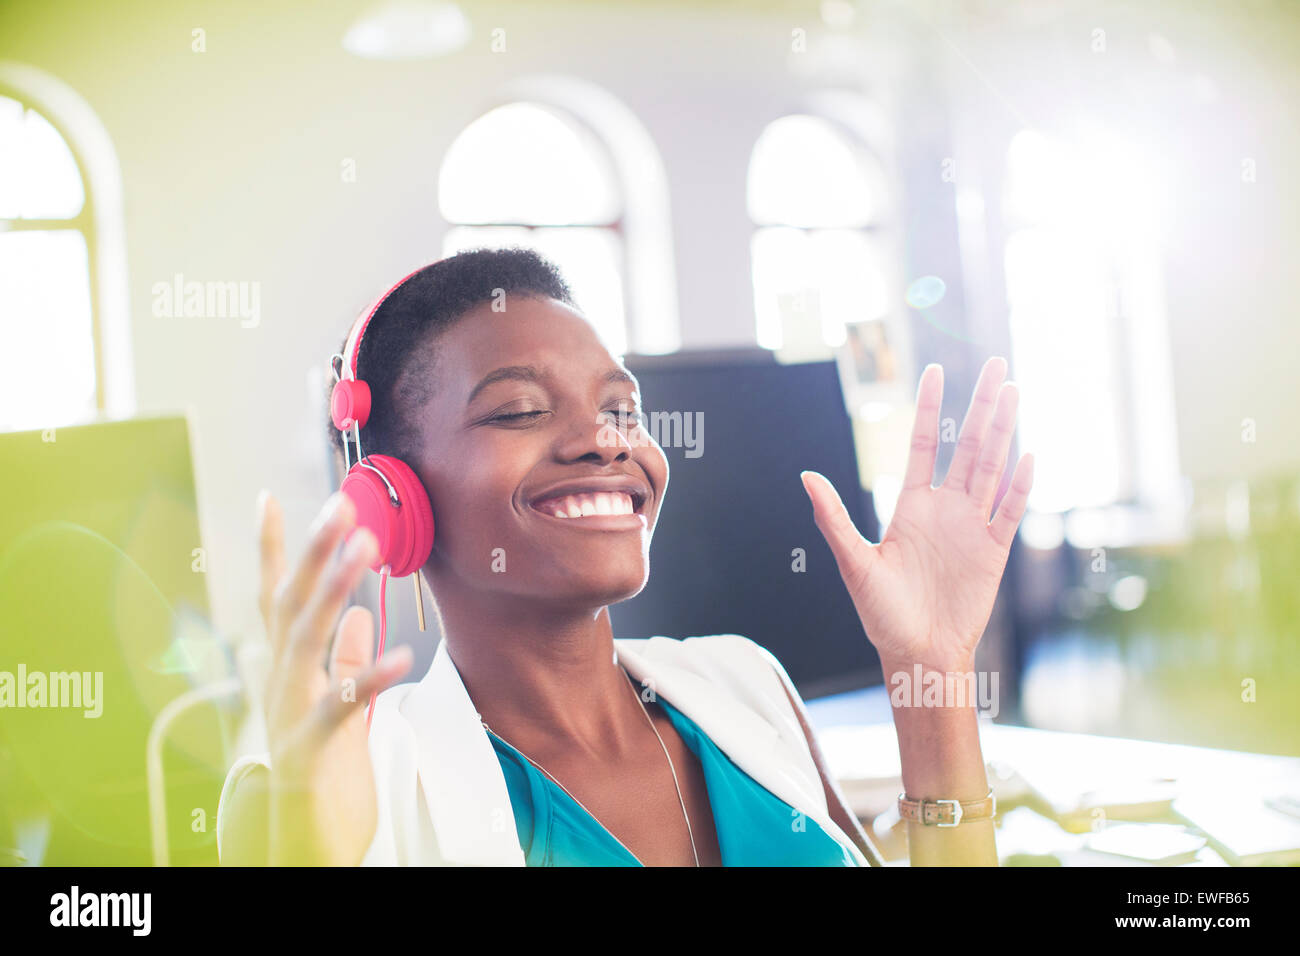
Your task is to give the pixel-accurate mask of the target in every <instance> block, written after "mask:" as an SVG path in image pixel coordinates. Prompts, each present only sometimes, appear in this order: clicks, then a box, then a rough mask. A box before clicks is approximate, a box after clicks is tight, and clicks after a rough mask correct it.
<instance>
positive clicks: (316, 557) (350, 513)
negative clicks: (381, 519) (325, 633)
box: [274, 492, 356, 652]
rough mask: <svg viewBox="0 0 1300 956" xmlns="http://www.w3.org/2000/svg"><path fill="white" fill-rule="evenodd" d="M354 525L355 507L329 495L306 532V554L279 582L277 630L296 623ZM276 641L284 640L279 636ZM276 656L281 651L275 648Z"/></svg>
mask: <svg viewBox="0 0 1300 956" xmlns="http://www.w3.org/2000/svg"><path fill="white" fill-rule="evenodd" d="M355 523H356V507H355V506H354V505H353V504H352V499H350V498H349V497H348V496H347V495H345V494H343V493H341V492H336V493H334V494H333V495H330V497H329V500H328V501H326V502H325V505H324V507H322V508H321V510H320V513H319V514H318V515H317V516H316V520H315V522H313V523H312V526H311V530H310V531H309V532H308V540H307V550H306V552H305V553H304V554H303V556H302V558H301V559H300V560H299V561H298V566H297V567H296V568H294V570H293V573H292V574H291V575H290V576H289V577H287V578H285V579H284V580H282V581H281V582H280V586H279V588H278V589H277V593H276V597H275V612H274V613H275V615H276V616H277V617H278V620H279V623H278V625H277V630H280V631H283V630H284V629H285V628H286V627H288V626H289V625H290V624H291V623H292V622H293V621H295V620H296V619H297V618H298V616H299V612H300V611H301V610H302V608H303V605H305V604H306V603H307V601H308V600H309V599H310V598H311V595H312V594H313V593H314V592H315V590H316V583H317V581H319V580H320V576H321V574H322V573H323V572H324V570H325V568H326V566H327V565H328V564H329V561H330V558H332V557H333V555H334V552H335V550H336V549H337V548H338V545H339V542H340V541H342V540H343V537H344V535H346V534H347V533H348V531H350V530H351V529H352V526H353V525H354V524H355ZM276 640H277V641H283V640H285V636H284V635H283V634H278V635H277V637H276ZM276 650H277V652H279V651H281V650H283V648H281V647H277V648H276Z"/></svg>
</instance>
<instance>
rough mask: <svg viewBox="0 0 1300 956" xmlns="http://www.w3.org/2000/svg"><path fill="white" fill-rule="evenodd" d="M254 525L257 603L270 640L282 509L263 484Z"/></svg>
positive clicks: (280, 565) (280, 573)
mask: <svg viewBox="0 0 1300 956" xmlns="http://www.w3.org/2000/svg"><path fill="white" fill-rule="evenodd" d="M257 528H258V544H259V551H260V553H261V565H262V567H261V588H260V590H259V591H258V601H257V603H258V607H259V608H260V609H261V611H262V623H263V624H264V625H265V626H266V634H267V639H268V640H273V637H272V631H273V630H274V622H273V620H272V612H273V610H274V608H275V590H276V588H277V587H278V586H279V584H280V581H281V580H283V578H284V512H283V511H282V510H281V508H280V502H279V501H277V500H276V499H275V496H274V495H272V494H271V492H270V491H268V490H267V489H265V488H263V489H262V491H261V492H260V493H259V494H258V496H257Z"/></svg>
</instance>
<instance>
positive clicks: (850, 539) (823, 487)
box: [799, 471, 876, 590]
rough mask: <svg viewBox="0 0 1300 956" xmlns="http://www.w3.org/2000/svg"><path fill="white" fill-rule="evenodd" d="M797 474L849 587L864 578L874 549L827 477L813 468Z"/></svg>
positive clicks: (823, 535)
mask: <svg viewBox="0 0 1300 956" xmlns="http://www.w3.org/2000/svg"><path fill="white" fill-rule="evenodd" d="M799 477H800V479H801V480H802V481H803V487H804V491H806V492H807V493H808V497H809V499H811V501H812V506H813V520H814V521H815V522H816V523H817V529H818V530H819V531H820V532H821V533H822V537H824V538H825V539H826V543H827V544H828V545H830V548H831V554H833V555H835V564H836V565H837V566H838V567H839V569H840V577H842V578H843V579H844V583H845V584H846V585H847V586H848V587H849V589H850V590H852V589H853V588H854V587H855V586H856V585H858V584H859V583H861V582H862V581H865V580H866V576H867V574H868V573H869V572H870V569H871V566H872V565H873V563H874V561H875V558H876V549H875V548H874V547H872V545H871V542H869V541H868V540H867V539H866V538H864V537H862V535H861V533H860V532H859V531H858V529H857V527H856V526H855V525H854V524H853V519H852V518H850V517H849V511H848V509H847V508H845V507H844V502H843V501H842V500H841V499H840V494H839V492H838V491H836V490H835V486H834V485H833V484H831V482H830V479H829V478H827V477H826V476H825V475H823V474H820V473H818V472H815V471H802V472H800V473H799Z"/></svg>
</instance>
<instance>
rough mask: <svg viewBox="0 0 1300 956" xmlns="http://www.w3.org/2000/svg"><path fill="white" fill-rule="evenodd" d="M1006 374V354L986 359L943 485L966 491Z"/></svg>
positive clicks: (954, 489)
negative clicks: (1003, 356)
mask: <svg viewBox="0 0 1300 956" xmlns="http://www.w3.org/2000/svg"><path fill="white" fill-rule="evenodd" d="M1006 374H1007V360H1006V359H1004V358H1002V356H1000V355H995V356H993V357H992V358H991V359H989V360H988V361H987V362H985V363H984V369H983V371H981V372H980V377H979V381H978V382H976V383H975V391H974V392H973V393H972V394H971V400H970V407H969V408H968V409H967V410H966V418H965V419H964V420H963V421H962V423H961V432H959V433H958V435H957V451H956V452H955V453H954V454H953V456H952V464H950V465H949V466H948V474H947V476H946V477H945V478H944V480H943V486H942V487H944V488H948V489H950V490H953V491H960V492H962V493H963V494H964V493H965V491H966V484H967V482H968V481H970V472H971V468H972V467H973V466H974V464H975V460H976V458H977V457H978V455H979V450H980V448H981V446H983V444H984V433H985V432H986V431H987V430H988V427H989V419H990V418H992V417H993V399H994V397H995V396H996V395H997V391H998V386H999V385H1001V384H1002V380H1003V379H1004V378H1005V377H1006Z"/></svg>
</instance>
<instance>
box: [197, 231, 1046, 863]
mask: <svg viewBox="0 0 1300 956" xmlns="http://www.w3.org/2000/svg"><path fill="white" fill-rule="evenodd" d="M357 371H358V377H359V378H361V379H363V380H365V381H367V382H368V383H369V385H370V388H371V392H372V394H373V397H374V407H373V410H372V412H371V416H370V419H369V421H368V422H367V424H366V426H365V427H364V429H362V430H361V436H360V437H361V445H362V448H363V449H364V451H365V452H366V453H367V454H368V455H373V454H376V453H384V454H391V455H394V456H396V457H399V458H401V459H403V460H404V461H406V462H407V463H408V464H409V465H410V466H411V467H412V468H413V469H414V471H415V473H416V475H417V476H418V478H419V480H420V482H421V483H422V484H423V485H424V487H425V489H426V490H427V491H428V493H429V497H430V499H431V501H432V502H433V510H434V513H435V515H436V537H435V539H434V543H433V548H432V552H431V554H430V556H429V558H428V561H427V562H426V563H425V564H424V565H423V569H422V570H423V574H424V576H425V580H426V581H427V582H428V584H429V586H430V588H431V590H432V591H433V594H434V596H435V599H436V606H437V609H438V611H439V613H440V616H441V623H442V632H443V635H444V640H443V642H442V644H441V645H440V647H439V649H438V654H437V656H436V657H435V661H434V664H433V665H432V666H431V668H430V673H429V674H428V675H426V677H425V679H424V680H422V681H421V682H419V683H418V684H410V683H407V684H402V685H400V686H397V687H393V686H392V685H394V684H395V683H396V682H397V681H398V680H399V679H400V678H401V677H402V676H403V675H404V674H405V673H406V671H407V669H408V668H409V667H410V660H411V658H410V654H409V653H408V649H407V648H401V649H399V650H398V651H395V652H394V653H391V654H389V655H386V656H385V657H383V658H382V659H381V660H380V661H379V662H378V663H377V664H374V665H373V666H372V665H371V661H372V659H373V654H374V627H373V622H372V619H371V615H370V613H369V612H368V611H366V610H364V609H362V608H359V607H352V608H349V609H348V610H347V611H346V613H343V615H342V620H341V621H339V615H340V613H341V612H343V607H344V604H345V603H346V601H347V596H348V595H349V593H350V592H351V591H352V590H353V588H354V587H355V586H356V584H357V583H358V582H359V580H360V579H361V576H362V575H363V573H364V572H365V570H366V568H367V567H369V566H370V565H371V564H372V562H373V561H374V560H375V540H374V536H373V535H371V534H369V532H368V531H366V529H364V528H357V529H355V533H353V532H354V523H355V521H356V515H355V511H354V508H353V507H352V505H351V503H350V502H349V501H348V500H347V499H346V498H345V497H343V496H339V495H336V496H335V497H334V498H333V499H331V501H330V502H329V503H328V504H327V505H326V507H325V509H324V510H323V511H322V513H321V516H320V517H319V518H318V519H317V521H316V524H315V525H314V527H313V529H312V532H311V535H310V543H309V545H308V548H307V550H306V553H305V554H304V555H303V557H302V558H301V560H300V561H299V562H298V564H297V566H296V567H294V568H293V569H292V570H286V563H285V558H284V550H283V530H282V522H281V514H280V510H279V508H278V506H277V504H276V502H275V501H274V499H271V498H270V497H269V496H266V495H264V496H263V499H262V509H261V510H262V519H261V551H262V613H263V616H264V619H265V621H266V626H267V633H268V635H269V638H270V643H271V652H272V667H271V672H270V681H269V685H268V690H267V701H266V711H267V729H268V737H269V742H270V751H271V752H270V755H269V756H268V757H265V758H252V759H250V760H245V761H241V763H240V764H237V765H236V767H235V768H233V769H232V771H231V774H230V776H229V777H228V779H227V785H226V788H225V790H224V791H223V794H222V802H221V808H220V811H219V819H218V841H219V844H220V848H221V854H222V859H223V861H224V862H238V863H248V862H259V863H260V862H271V863H321V864H349V865H351V864H357V863H362V862H367V863H412V862H414V863H420V862H457V861H461V862H464V861H470V862H509V863H516V864H518V863H528V864H530V865H548V864H564V863H594V864H618V863H627V864H632V865H635V864H638V863H639V864H644V865H688V866H694V865H718V864H741V865H743V864H750V863H770V862H784V863H794V864H800V865H811V864H828V865H864V864H866V863H869V862H870V863H878V862H879V858H878V854H876V852H875V851H874V849H873V848H872V847H871V845H870V843H869V841H868V839H867V836H866V834H865V833H864V832H863V830H862V828H861V827H860V826H859V824H858V822H857V820H856V819H855V818H854V816H853V814H852V813H851V812H850V811H849V810H848V808H847V807H846V806H845V803H844V801H843V798H842V797H841V795H840V793H839V791H838V789H837V788H836V786H835V784H834V781H833V780H832V778H831V777H830V775H829V774H828V772H827V770H826V767H825V764H824V762H823V760H822V758H821V755H820V752H819V750H818V747H817V743H816V738H815V736H814V734H813V732H812V730H811V728H810V726H809V723H808V720H807V715H806V711H805V710H804V708H803V705H802V702H801V701H800V700H799V698H798V695H797V693H796V692H795V691H794V689H793V686H792V685H791V683H790V681H789V678H788V677H787V676H786V674H785V671H784V670H783V669H782V668H781V665H780V664H779V663H778V662H777V661H776V660H775V658H773V657H772V656H771V655H770V654H768V653H767V652H766V651H763V650H762V649H760V648H758V646H757V645H755V644H753V643H752V642H750V641H748V640H746V639H744V638H739V637H734V636H726V637H709V638H692V639H689V640H686V641H675V640H670V639H667V638H654V639H651V640H650V641H648V642H645V641H621V640H620V641H617V642H616V641H615V639H614V637H613V634H612V631H611V626H610V618H609V612H608V607H609V605H611V604H613V603H615V602H617V601H622V600H626V599H628V598H630V597H633V596H634V595H636V594H637V593H638V592H639V591H640V590H641V589H642V587H643V586H644V585H645V583H646V580H647V576H648V574H649V547H650V539H651V536H652V534H653V532H654V527H655V522H656V520H657V518H658V515H659V511H660V507H661V504H662V501H663V498H664V494H665V492H666V490H667V486H668V464H667V460H666V458H665V456H664V454H663V451H662V450H661V449H660V448H659V446H658V445H656V444H655V443H654V442H653V441H652V440H649V438H648V436H647V435H646V433H645V431H644V429H643V428H642V426H641V423H640V420H639V416H640V409H639V407H638V395H637V390H636V383H635V380H634V379H633V378H632V377H631V376H630V375H629V374H627V372H626V370H625V369H623V368H622V366H621V365H620V363H619V362H617V361H616V360H615V359H614V357H613V356H612V355H611V354H610V352H609V351H608V350H607V349H606V348H605V346H604V345H603V344H602V343H601V341H600V339H599V337H598V336H597V333H596V331H595V329H594V328H593V327H592V325H591V324H590V323H589V322H588V320H587V319H586V318H585V317H584V316H583V315H582V313H581V312H579V311H578V310H577V309H576V308H575V307H574V304H573V299H572V296H571V295H570V293H569V290H568V288H567V286H566V285H565V283H564V281H563V279H562V278H561V277H560V275H559V273H558V271H557V270H556V269H555V268H554V266H552V265H551V264H550V263H548V262H546V261H545V260H544V259H542V258H541V257H540V256H538V255H536V254H535V253H533V252H530V251H526V250H520V249H512V250H498V251H490V250H475V251H472V252H467V253H461V254H459V255H457V256H453V257H451V258H449V259H445V260H442V261H440V262H437V263H434V264H432V265H429V266H426V267H425V268H424V269H421V270H419V271H417V272H415V273H413V274H412V275H411V276H409V277H408V278H407V279H406V280H404V281H403V282H402V283H399V285H398V286H397V287H396V288H395V289H394V290H393V291H392V292H391V293H390V294H389V295H388V297H387V298H386V299H384V300H383V303H382V305H381V306H380V307H379V308H378V310H377V311H376V312H375V313H374V315H373V318H372V320H371V321H370V323H369V324H368V326H367V329H366V332H365V336H364V339H363V341H362V345H361V347H360V348H359V349H358V354H357ZM1005 374H1006V363H1005V362H1004V361H1003V360H1002V359H999V358H994V359H991V360H989V361H988V363H986V365H985V366H984V369H983V371H982V373H981V375H980V378H979V382H978V384H977V385H976V388H975V393H974V397H973V399H972V402H971V405H970V409H969V411H968V413H967V415H966V419H965V421H964V423H963V425H962V429H961V433H960V436H959V439H958V443H957V449H956V453H955V455H954V458H953V461H952V464H951V466H950V468H949V471H948V474H947V477H946V478H945V480H944V482H943V484H942V485H940V486H939V487H937V488H932V487H931V476H932V473H933V468H934V459H935V452H936V448H937V437H938V414H939V406H940V398H941V395H942V390H943V379H942V370H941V369H940V368H939V367H938V366H933V365H932V366H929V367H927V368H926V369H925V371H924V373H923V374H922V376H921V382H920V386H919V391H918V409H917V416H916V424H915V428H914V432H913V439H912V447H911V453H910V460H909V464H908V468H907V474H906V479H905V481H904V484H903V489H902V492H901V494H900V496H899V498H898V502H897V505H896V509H895V512H894V517H893V520H892V521H891V522H890V524H889V527H888V529H887V531H886V533H885V535H884V538H883V540H882V542H881V543H880V544H875V545H873V544H870V543H869V542H867V541H866V540H865V539H864V538H863V537H862V536H861V535H860V534H859V533H858V532H857V530H856V529H855V528H854V526H853V524H852V521H851V520H850V518H849V516H848V514H847V512H846V510H845V509H844V506H843V504H842V502H841V501H840V498H839V496H838V495H837V493H836V492H835V489H834V488H833V487H832V486H831V485H830V483H829V482H828V481H827V480H826V479H825V478H823V477H822V476H820V475H817V474H815V473H813V472H805V473H803V475H802V479H803V483H804V488H805V490H806V492H807V494H808V496H809V498H810V500H811V503H812V507H813V514H814V518H815V521H816V524H817V526H818V528H819V529H820V531H821V533H822V534H823V535H824V536H825V537H826V540H827V541H828V543H829V545H830V547H831V550H832V552H833V553H834V555H835V560H836V562H837V564H838V567H839V571H840V574H841V576H842V578H843V581H844V584H845V586H846V587H847V588H848V590H849V593H850V595H851V596H852V599H853V602H854V606H855V607H856V609H857V611H858V614H859V616H860V618H861V621H862V625H863V628H864V631H865V636H864V640H865V639H870V640H871V641H872V643H873V644H874V645H875V647H876V649H877V651H878V652H879V654H880V658H881V661H882V664H883V667H884V674H885V677H886V681H887V683H889V684H890V685H891V686H893V682H892V681H891V680H890V678H891V675H895V674H903V675H906V676H907V678H908V679H912V678H913V676H914V675H915V674H916V673H917V670H916V669H917V668H919V669H920V673H923V674H930V673H932V672H938V673H940V674H949V675H951V674H968V673H970V672H971V671H972V670H973V661H974V653H975V647H976V644H977V643H978V641H979V638H980V636H981V634H982V632H983V629H984V627H985V625H986V623H987V621H988V617H989V614H990V612H991V610H992V604H993V600H994V597H995V595H996V592H997V586H998V581H999V579H1000V578H1001V575H1002V571H1003V568H1004V567H1005V563H1006V557H1007V551H1008V548H1009V546H1010V543H1011V540H1012V538H1013V536H1014V534H1015V531H1016V528H1017V526H1018V523H1019V521H1020V518H1021V516H1022V514H1023V511H1024V507H1025V499H1026V496H1027V495H1028V493H1029V489H1030V485H1031V480H1032V460H1031V459H1030V457H1029V456H1025V457H1023V458H1022V459H1021V460H1020V461H1019V462H1018V464H1017V466H1016V468H1015V471H1014V474H1013V476H1012V479H1011V483H1010V487H1009V489H1008V491H1007V493H1006V494H1005V496H1004V498H1003V501H1002V503H1001V506H1000V507H999V509H998V511H997V513H996V514H995V515H993V517H992V521H991V522H990V520H989V517H990V511H991V510H992V505H993V503H994V499H995V496H996V493H997V489H998V483H999V478H1000V477H1001V476H1002V474H1003V471H1004V467H1005V463H1006V458H1007V453H1008V449H1009V447H1010V442H1011V437H1012V432H1013V427H1014V421H1015V414H1016V403H1017V392H1016V388H1015V386H1014V385H1012V384H1011V383H1005V384H1004V383H1003V378H1004V376H1005ZM740 411H741V412H743V409H741V410H740ZM334 435H335V437H336V439H337V437H338V433H337V432H334ZM776 480H780V479H779V477H778V478H777V479H776ZM790 480H793V475H791V476H790ZM719 504H720V506H725V502H723V503H719ZM596 512H602V513H600V514H596ZM610 512H613V513H610ZM619 512H623V513H621V514H620V513H619ZM627 512H630V513H627ZM349 535H350V538H349ZM345 539H348V540H347V544H346V546H345V547H344V548H343V551H342V554H341V556H340V557H339V558H337V559H335V558H334V557H333V556H334V555H335V553H336V551H337V549H338V545H339V544H340V543H342V542H344V540H345ZM336 621H337V622H338V623H337V627H335V622H336ZM331 637H333V643H332V651H331V652H330V653H329V663H328V667H325V666H322V662H323V661H324V659H325V656H326V652H327V650H329V648H330V645H331ZM808 639H809V640H816V635H809V636H808ZM385 688H390V689H388V690H385ZM373 691H384V692H383V693H382V694H380V696H379V703H378V706H377V707H376V709H375V720H374V724H373V727H372V728H371V729H370V733H369V735H368V734H367V723H366V718H365V708H364V704H365V702H366V701H367V700H369V699H370V695H371V693H372V692H373ZM902 703H903V704H906V703H909V702H908V701H903V702H902ZM946 703H949V704H952V703H953V702H951V701H948V702H946ZM894 719H895V724H896V726H897V730H898V738H899V748H900V752H901V757H902V770H903V784H904V787H905V791H906V793H905V795H904V796H905V797H906V798H907V799H908V800H911V801H916V800H924V801H928V804H924V803H923V804H921V805H920V809H919V811H918V812H919V816H920V819H919V820H918V822H914V823H909V844H910V855H911V859H912V862H913V864H981V865H983V864H989V865H996V863H997V856H996V852H995V849H994V840H993V824H992V819H991V817H992V812H991V807H990V806H989V801H988V800H987V799H986V798H987V797H988V795H989V787H988V781H987V779H986V776H985V771H984V763H983V758H982V756H981V753H980V745H979V736H978V730H977V721H976V715H975V711H974V707H973V701H967V702H965V705H964V706H963V705H961V704H960V703H958V704H956V705H952V706H937V707H911V706H902V705H900V706H896V707H895V714H894ZM480 724H481V726H480ZM706 728H707V730H706ZM733 758H734V759H733ZM489 764H490V765H489ZM760 778H761V779H760ZM507 795H508V796H507ZM936 801H939V802H938V803H936ZM959 803H960V804H961V805H962V809H965V810H966V813H965V814H964V817H965V818H964V819H963V818H962V816H961V815H960V814H958V804H959ZM906 806H908V807H913V808H915V805H914V804H907V805H906ZM938 823H944V824H945V825H943V826H939V825H937V824H938ZM953 823H955V824H956V825H951V824H953Z"/></svg>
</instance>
